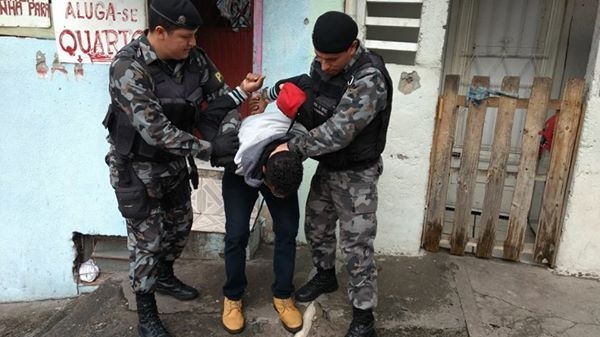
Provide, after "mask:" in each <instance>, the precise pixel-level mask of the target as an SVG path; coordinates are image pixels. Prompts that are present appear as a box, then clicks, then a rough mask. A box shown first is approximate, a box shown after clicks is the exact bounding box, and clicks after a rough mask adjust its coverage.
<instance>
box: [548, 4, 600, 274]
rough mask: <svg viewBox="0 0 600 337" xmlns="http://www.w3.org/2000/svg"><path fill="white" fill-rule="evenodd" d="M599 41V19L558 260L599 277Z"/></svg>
mask: <svg viewBox="0 0 600 337" xmlns="http://www.w3.org/2000/svg"><path fill="white" fill-rule="evenodd" d="M598 13H600V9H599V10H598ZM597 18H599V16H597ZM599 41H600V24H599V23H598V19H597V20H596V24H595V32H594V38H593V39H592V48H591V52H590V58H589V63H588V68H587V75H586V80H587V83H588V94H587V101H586V103H585V106H586V107H585V111H584V119H583V129H582V133H581V141H580V143H579V149H578V151H577V157H576V162H575V167H574V172H573V182H572V186H571V189H570V193H569V199H568V202H567V208H566V215H565V221H564V224H563V233H562V237H561V242H560V245H559V247H558V256H557V261H556V264H557V270H558V271H560V272H563V273H566V274H571V275H579V276H588V277H596V278H598V277H600V227H599V225H600V207H598V200H600V169H599V166H598V165H599V163H600V134H599V133H598V130H599V129H600V114H599V113H598V111H600V57H599V54H600V43H599Z"/></svg>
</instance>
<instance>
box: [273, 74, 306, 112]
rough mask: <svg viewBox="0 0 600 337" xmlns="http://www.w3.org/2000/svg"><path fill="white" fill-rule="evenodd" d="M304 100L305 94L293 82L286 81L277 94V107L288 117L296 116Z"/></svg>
mask: <svg viewBox="0 0 600 337" xmlns="http://www.w3.org/2000/svg"><path fill="white" fill-rule="evenodd" d="M304 101H306V94H305V93H304V91H302V89H300V88H298V87H297V86H296V85H295V84H294V83H291V82H286V83H284V84H283V86H282V87H281V90H280V91H279V95H278V96H277V107H278V108H279V110H281V112H283V114H284V115H286V116H288V117H289V118H290V119H294V118H296V114H297V113H298V109H299V108H300V106H302V104H303V103H304Z"/></svg>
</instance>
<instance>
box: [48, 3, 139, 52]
mask: <svg viewBox="0 0 600 337" xmlns="http://www.w3.org/2000/svg"><path fill="white" fill-rule="evenodd" d="M52 18H53V20H54V34H55V37H56V46H57V51H58V57H59V59H60V61H61V62H71V63H110V61H111V60H112V58H113V57H114V56H115V54H116V53H117V51H119V49H121V48H122V47H123V46H125V45H126V44H127V43H129V42H130V41H131V40H133V39H135V38H137V37H138V36H140V35H141V34H142V33H143V31H144V28H145V27H146V1H145V0H113V1H98V0H97V1H70V0H54V1H52Z"/></svg>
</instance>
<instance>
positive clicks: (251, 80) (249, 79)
mask: <svg viewBox="0 0 600 337" xmlns="http://www.w3.org/2000/svg"><path fill="white" fill-rule="evenodd" d="M264 80H265V76H264V75H261V74H255V73H248V74H247V75H246V78H244V80H243V81H242V83H240V88H242V90H244V91H245V92H247V93H253V92H255V91H256V90H258V89H260V88H261V87H262V85H263V82H264Z"/></svg>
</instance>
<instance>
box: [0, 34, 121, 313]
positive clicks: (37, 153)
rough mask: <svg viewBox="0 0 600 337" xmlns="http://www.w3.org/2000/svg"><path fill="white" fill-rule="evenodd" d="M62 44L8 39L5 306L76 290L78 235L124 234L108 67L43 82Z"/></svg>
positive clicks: (2, 154)
mask: <svg viewBox="0 0 600 337" xmlns="http://www.w3.org/2000/svg"><path fill="white" fill-rule="evenodd" d="M54 43H55V41H54V40H41V39H27V38H14V37H0V55H3V58H2V62H0V87H1V88H2V90H0V102H2V107H0V111H1V114H2V120H3V121H2V123H0V144H1V145H0V149H1V150H0V163H2V174H0V190H2V192H3V193H0V219H2V220H1V221H2V225H1V226H0V256H2V259H0V302H6V301H21V300H34V299H44V298H60V297H68V296H74V295H76V294H77V288H76V284H75V283H74V281H73V277H72V272H71V267H72V265H73V260H74V258H75V253H74V248H73V241H72V235H73V232H74V231H78V232H82V233H100V232H101V233H103V234H107V235H124V234H125V233H124V226H123V225H122V223H121V220H120V217H119V214H118V213H117V210H116V203H115V201H114V195H113V194H112V190H110V187H109V185H108V170H107V167H106V165H105V164H104V158H103V157H104V153H105V152H106V149H107V145H106V142H105V141H104V137H105V134H106V133H105V131H104V128H103V127H102V125H101V121H102V118H103V116H104V112H105V111H106V106H107V103H108V94H107V87H108V82H107V77H108V67H107V66H105V65H85V66H84V71H85V74H84V76H85V77H84V78H83V80H80V81H75V79H74V77H73V65H72V64H69V65H67V70H68V71H69V75H68V78H65V77H64V75H63V74H61V73H56V74H54V77H53V78H52V79H50V78H49V77H48V78H46V79H39V78H38V77H37V74H36V72H35V65H36V51H38V50H40V51H42V52H43V53H45V54H46V60H47V64H48V67H51V65H52V59H53V55H54V52H55V51H56V47H55V44H54Z"/></svg>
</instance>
